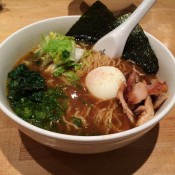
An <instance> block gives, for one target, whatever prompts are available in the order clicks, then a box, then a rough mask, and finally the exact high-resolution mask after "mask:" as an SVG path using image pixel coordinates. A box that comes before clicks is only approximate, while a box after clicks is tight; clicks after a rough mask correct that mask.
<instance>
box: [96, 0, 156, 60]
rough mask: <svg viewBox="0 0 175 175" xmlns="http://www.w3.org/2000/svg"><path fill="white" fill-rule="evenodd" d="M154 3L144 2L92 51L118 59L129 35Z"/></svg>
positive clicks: (146, 0)
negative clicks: (101, 52) (102, 52)
mask: <svg viewBox="0 0 175 175" xmlns="http://www.w3.org/2000/svg"><path fill="white" fill-rule="evenodd" d="M155 2H156V0H144V1H143V2H142V3H141V4H140V5H139V7H138V8H137V9H136V10H135V11H134V12H133V13H132V14H131V16H130V17H129V18H128V19H127V20H126V21H125V22H123V23H122V24H121V25H120V26H118V27H117V28H115V29H114V30H112V31H111V32H109V33H108V34H106V35H105V36H103V37H102V38H101V39H100V40H99V41H98V42H97V43H96V44H95V45H94V47H93V49H94V50H97V51H104V53H105V54H106V55H108V56H109V57H111V58H117V57H120V56H121V55H122V53H123V50H124V47H125V44H126V41H127V39H128V36H129V34H130V33H131V32H132V30H133V29H134V27H135V26H136V25H137V24H138V22H139V21H140V20H141V19H142V18H143V17H144V15H145V14H146V13H147V12H148V11H149V9H150V8H151V7H152V6H153V4H154V3H155Z"/></svg>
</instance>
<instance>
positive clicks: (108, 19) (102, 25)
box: [66, 1, 116, 45]
mask: <svg viewBox="0 0 175 175" xmlns="http://www.w3.org/2000/svg"><path fill="white" fill-rule="evenodd" d="M115 20H116V18H115V16H114V15H113V13H112V12H111V11H109V10H108V9H107V7H106V6H105V5H104V4H102V3H101V2H100V1H96V2H95V3H94V4H93V5H92V6H91V7H90V8H89V9H88V10H87V11H86V12H85V13H84V14H83V15H82V16H81V17H80V19H79V20H78V21H77V22H76V23H75V24H74V25H73V26H72V28H71V29H70V30H69V31H68V32H67V34H66V35H67V36H74V37H75V39H76V40H77V41H80V42H83V43H86V44H90V45H91V44H94V43H96V42H97V41H98V40H99V39H100V38H101V37H103V36H104V35H105V34H106V33H108V32H110V31H111V30H113V29H114V28H115Z"/></svg>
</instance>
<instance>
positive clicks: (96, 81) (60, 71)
mask: <svg viewBox="0 0 175 175" xmlns="http://www.w3.org/2000/svg"><path fill="white" fill-rule="evenodd" d="M7 89H8V99H9V102H10V105H11V107H12V109H13V110H14V112H15V113H16V114H17V115H18V116H19V117H21V118H22V119H24V120H25V121H27V122H29V123H31V124H33V125H35V126H38V127H40V128H43V129H46V130H50V131H54V132H58V133H63V134H70V135H84V136H93V135H105V134H113V133H117V132H122V131H125V130H129V129H131V128H134V127H136V126H139V125H141V124H143V123H145V122H147V121H149V120H150V119H152V118H153V117H154V114H155V112H156V111H157V109H158V108H159V107H160V106H161V105H162V104H163V102H164V101H165V100H166V99H167V94H166V92H167V90H168V87H167V85H166V82H162V81H160V80H159V79H158V78H157V77H156V75H150V74H146V73H144V71H143V70H142V69H141V68H140V67H138V66H137V65H135V64H134V63H132V62H129V61H126V60H124V59H122V58H116V59H110V58H109V57H107V56H106V55H105V53H103V52H96V51H94V50H92V49H91V48H90V47H88V46H82V45H77V44H76V42H75V40H74V38H73V37H68V36H64V35H62V34H58V33H53V32H51V33H50V34H49V35H48V36H42V41H41V43H40V44H39V45H38V46H36V47H34V48H33V49H32V50H31V51H30V52H29V53H28V54H27V55H25V56H24V57H23V58H21V59H20V60H19V61H18V62H17V63H16V65H15V67H14V68H13V70H12V71H11V72H9V74H8V81H7Z"/></svg>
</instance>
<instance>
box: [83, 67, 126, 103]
mask: <svg viewBox="0 0 175 175" xmlns="http://www.w3.org/2000/svg"><path fill="white" fill-rule="evenodd" d="M125 81H126V79H125V76H124V75H123V73H122V72H121V71H120V70H119V69H118V68H116V67H112V66H102V67H98V68H96V69H93V70H92V71H90V72H89V73H88V74H87V76H86V78H85V84H86V87H87V89H88V91H89V92H90V93H91V94H92V95H94V96H95V97H97V98H99V99H102V100H108V99H112V98H115V97H116V96H117V92H118V90H119V87H120V85H121V84H122V83H123V82H125Z"/></svg>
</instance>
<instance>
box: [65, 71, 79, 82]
mask: <svg viewBox="0 0 175 175" xmlns="http://www.w3.org/2000/svg"><path fill="white" fill-rule="evenodd" d="M63 75H64V76H65V77H66V78H67V80H68V81H70V82H76V81H78V80H79V77H78V76H77V75H76V73H75V72H73V71H67V72H65V73H64V74H63Z"/></svg>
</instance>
